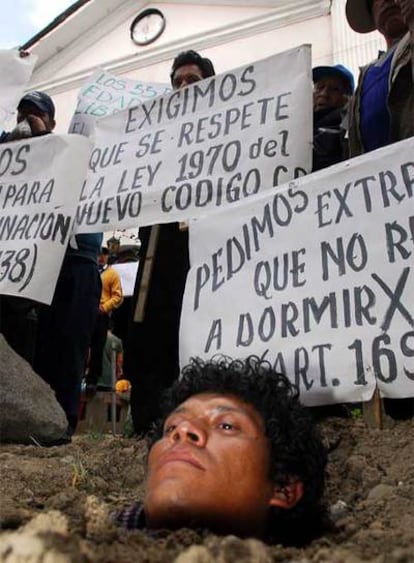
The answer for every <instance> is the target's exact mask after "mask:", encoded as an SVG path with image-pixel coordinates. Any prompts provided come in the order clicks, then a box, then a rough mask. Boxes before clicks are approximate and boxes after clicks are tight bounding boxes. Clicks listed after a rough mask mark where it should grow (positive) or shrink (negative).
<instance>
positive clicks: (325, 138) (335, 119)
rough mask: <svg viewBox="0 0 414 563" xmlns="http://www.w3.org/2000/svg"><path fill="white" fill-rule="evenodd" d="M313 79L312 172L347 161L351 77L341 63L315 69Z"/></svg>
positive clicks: (352, 79)
mask: <svg viewBox="0 0 414 563" xmlns="http://www.w3.org/2000/svg"><path fill="white" fill-rule="evenodd" d="M312 78H313V165H312V171H313V172H315V171H316V170H320V169H321V168H326V167H327V166H331V165H332V164H336V163H337V162H341V161H342V160H346V159H347V158H348V153H349V151H348V140H347V138H346V137H347V107H348V102H349V99H350V97H351V95H352V92H353V91H354V77H353V75H352V73H351V71H350V70H348V69H347V68H346V67H344V66H343V65H341V64H337V65H335V66H317V67H315V68H313V69H312Z"/></svg>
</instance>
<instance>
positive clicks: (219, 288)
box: [180, 139, 414, 405]
mask: <svg viewBox="0 0 414 563" xmlns="http://www.w3.org/2000/svg"><path fill="white" fill-rule="evenodd" d="M413 257H414V139H409V140H406V141H403V142H401V143H398V144H395V145H391V146H389V147H386V148H383V149H380V150H378V151H375V152H372V153H369V154H367V155H364V156H363V157H359V158H355V159H352V160H349V161H347V162H345V163H341V164H339V165H336V166H334V167H331V168H329V169H326V170H323V171H321V172H318V173H315V174H311V175H310V176H308V177H305V178H301V179H299V180H295V181H292V182H290V183H289V184H287V185H284V186H282V187H280V188H278V189H276V190H272V191H267V192H265V193H263V194H260V195H258V196H256V197H255V198H251V199H250V200H249V201H247V202H243V203H242V204H238V205H237V207H236V208H234V207H233V208H232V209H228V210H223V211H221V212H218V213H216V214H214V215H211V216H210V217H206V218H203V219H201V220H198V221H194V222H193V223H191V224H190V262H191V264H192V267H191V270H190V272H189V276H188V278H187V286H186V290H185V296H184V302H183V311H182V316H181V329H180V361H181V365H185V364H186V363H187V362H188V360H189V358H190V357H194V356H199V357H202V358H211V357H212V356H214V354H217V353H223V354H227V355H229V356H231V357H234V358H244V357H246V356H248V355H249V354H256V355H258V356H260V357H264V358H266V359H267V360H269V361H270V362H271V363H272V365H274V366H275V368H276V369H277V370H279V371H283V372H285V373H286V374H287V375H288V376H289V377H290V378H291V379H292V380H293V382H295V383H296V384H297V385H298V387H299V389H300V393H301V399H302V400H303V402H304V403H305V404H307V405H320V404H330V403H336V402H350V401H364V400H368V399H369V398H370V397H371V395H372V393H373V390H374V387H375V381H377V382H378V386H379V388H380V391H381V393H382V394H383V396H386V397H409V396H411V397H412V396H414V260H413Z"/></svg>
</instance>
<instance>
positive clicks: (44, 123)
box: [0, 90, 56, 143]
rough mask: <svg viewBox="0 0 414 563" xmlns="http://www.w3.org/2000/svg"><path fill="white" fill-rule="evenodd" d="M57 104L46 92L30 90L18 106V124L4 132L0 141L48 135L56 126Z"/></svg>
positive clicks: (5, 141)
mask: <svg viewBox="0 0 414 563" xmlns="http://www.w3.org/2000/svg"><path fill="white" fill-rule="evenodd" d="M55 125H56V122H55V104H54V103H53V100H52V98H51V97H50V96H49V95H48V94H46V92H40V91H38V90H34V91H32V92H28V93H27V94H25V95H24V96H23V98H22V99H21V100H20V102H19V105H18V106H17V124H16V127H15V128H14V129H13V130H12V131H10V132H9V133H6V132H4V133H3V134H2V135H1V137H0V143H7V142H9V141H15V140H17V139H23V138H28V137H38V136H40V135H47V134H49V133H51V132H52V131H53V129H54V128H55Z"/></svg>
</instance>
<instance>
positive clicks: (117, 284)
mask: <svg viewBox="0 0 414 563" xmlns="http://www.w3.org/2000/svg"><path fill="white" fill-rule="evenodd" d="M108 258H109V250H108V249H107V248H106V247H104V248H102V252H101V254H100V256H99V269H100V272H101V282H102V292H101V300H100V302H99V315H98V318H97V321H96V325H95V330H94V332H93V335H92V342H91V355H90V362H89V373H88V375H87V377H86V381H87V384H88V385H89V386H92V387H96V384H97V382H98V380H99V378H100V377H101V375H102V361H103V360H102V355H103V352H104V348H105V342H106V337H107V334H108V329H109V321H110V318H111V315H112V312H113V311H114V310H115V309H117V308H118V307H119V306H120V305H121V304H122V301H123V296H122V287H121V278H120V277H119V274H118V272H117V271H116V270H115V269H114V268H112V267H111V266H108Z"/></svg>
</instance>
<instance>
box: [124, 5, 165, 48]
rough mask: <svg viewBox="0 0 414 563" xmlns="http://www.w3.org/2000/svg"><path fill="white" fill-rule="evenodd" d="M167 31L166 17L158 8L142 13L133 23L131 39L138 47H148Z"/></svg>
mask: <svg viewBox="0 0 414 563" xmlns="http://www.w3.org/2000/svg"><path fill="white" fill-rule="evenodd" d="M164 29H165V16H164V14H163V13H162V12H160V10H157V8H148V9H147V10H143V11H142V12H140V13H139V14H138V15H137V17H136V18H135V19H134V21H133V22H132V23H131V27H130V32H131V39H132V41H133V42H134V43H136V44H137V45H148V44H149V43H152V42H153V41H155V40H156V39H158V37H159V36H160V35H161V33H162V32H163V31H164Z"/></svg>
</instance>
